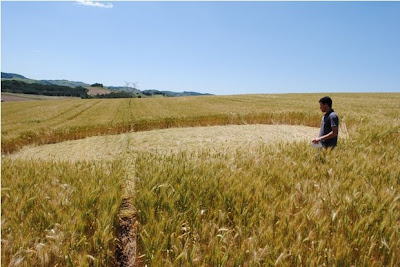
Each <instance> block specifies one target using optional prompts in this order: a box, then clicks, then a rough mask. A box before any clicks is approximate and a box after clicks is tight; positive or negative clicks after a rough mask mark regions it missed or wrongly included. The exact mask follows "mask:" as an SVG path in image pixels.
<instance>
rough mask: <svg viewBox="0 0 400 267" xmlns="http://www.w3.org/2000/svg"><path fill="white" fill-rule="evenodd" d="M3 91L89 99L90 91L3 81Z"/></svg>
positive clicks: (78, 88) (80, 88)
mask: <svg viewBox="0 0 400 267" xmlns="http://www.w3.org/2000/svg"><path fill="white" fill-rule="evenodd" d="M1 91H2V92H9V93H18V94H33V95H48V96H76V97H81V98H88V94H87V92H88V89H86V88H83V87H69V86H61V85H44V84H39V83H25V82H21V81H16V80H9V81H2V82H1Z"/></svg>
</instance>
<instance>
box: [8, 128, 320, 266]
mask: <svg viewBox="0 0 400 267" xmlns="http://www.w3.org/2000/svg"><path fill="white" fill-rule="evenodd" d="M318 133H319V129H318V128H314V127H307V126H293V125H228V126H210V127H191V128H173V129H164V130H152V131H146V132H134V133H127V134H121V135H109V136H96V137H89V138H85V139H82V140H74V141H66V142H62V143H58V144H51V145H43V146H37V147H26V148H24V149H22V150H20V151H19V152H17V153H15V154H12V155H10V156H8V157H11V158H20V159H41V160H61V161H72V162H74V161H81V160H105V161H113V160H115V159H116V158H122V159H123V162H124V168H125V169H126V170H127V171H126V172H125V173H126V174H125V175H126V176H125V177H124V183H125V184H124V192H123V201H122V205H121V209H120V216H119V225H120V227H119V230H118V239H119V249H118V250H117V253H116V258H117V261H118V265H119V266H138V265H140V264H138V263H137V258H138V257H137V256H138V255H137V243H136V234H137V233H136V231H137V227H136V225H137V223H136V217H135V210H134V207H133V200H132V196H133V195H134V190H135V179H136V177H135V175H136V173H135V159H136V156H137V153H138V152H140V151H147V152H153V153H176V152H179V151H183V150H184V151H193V152H196V151H199V150H203V149H208V150H209V151H211V153H212V152H213V151H215V152H216V153H221V152H226V153H229V152H233V151H235V150H236V149H237V148H239V147H247V148H248V149H249V150H250V149H252V148H255V147H258V146H260V145H263V144H274V143H278V142H295V141H310V140H311V139H312V138H313V137H315V136H317V135H318Z"/></svg>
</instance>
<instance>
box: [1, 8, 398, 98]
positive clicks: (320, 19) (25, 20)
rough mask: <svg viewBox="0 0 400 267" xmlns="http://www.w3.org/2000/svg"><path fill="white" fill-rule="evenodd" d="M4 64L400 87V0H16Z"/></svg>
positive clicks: (142, 79) (6, 31)
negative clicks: (361, 0)
mask: <svg viewBox="0 0 400 267" xmlns="http://www.w3.org/2000/svg"><path fill="white" fill-rule="evenodd" d="M1 53H2V58H1V70H2V71H3V72H12V73H18V74H22V75H24V76H26V77H28V78H32V79H68V80H72V81H82V82H87V83H95V82H98V83H103V84H104V85H105V86H111V85H112V86H122V85H124V84H125V82H137V83H138V88H139V89H141V90H145V89H158V90H171V91H197V92H203V93H212V94H247V93H292V92H383V91H388V92H400V2H101V3H98V2H97V3H96V2H86V3H85V4H82V3H78V2H73V1H71V2H6V1H1Z"/></svg>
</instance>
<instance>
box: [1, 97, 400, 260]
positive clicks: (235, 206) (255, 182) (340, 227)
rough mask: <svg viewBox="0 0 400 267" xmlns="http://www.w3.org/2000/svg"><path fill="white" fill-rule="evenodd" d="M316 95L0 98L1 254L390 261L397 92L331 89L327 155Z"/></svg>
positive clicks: (395, 219) (399, 131) (394, 235)
mask: <svg viewBox="0 0 400 267" xmlns="http://www.w3.org/2000/svg"><path fill="white" fill-rule="evenodd" d="M321 96H323V95H322V94H287V95H238V96H202V97H182V98H148V99H105V100H99V99H91V100H82V99H68V100H55V101H31V102H14V103H11V102H9V103H3V104H2V153H3V159H2V252H1V253H2V256H1V257H2V262H3V263H4V264H6V265H10V266H17V265H20V264H23V265H28V266H34V265H56V264H58V265H63V266H64V265H84V266H86V265H89V266H91V265H97V266H114V265H116V264H119V263H121V261H125V262H126V261H130V263H134V264H135V265H138V266H144V265H146V264H147V265H152V266H159V265H168V266H169V265H173V266H175V265H184V266H188V265H196V266H198V265H199V266H203V265H205V266H238V265H280V264H282V265H284V266H289V265H329V266H331V265H339V266H342V265H345V266H347V265H355V266H365V265H368V266H382V265H388V266H398V265H399V264H400V258H399V256H398V255H400V224H399V221H400V166H399V164H398V163H399V162H400V154H399V151H400V109H399V108H398V103H399V101H400V94H398V93H391V94H390V93H385V94H384V93H382V94H330V96H331V97H332V99H333V101H334V103H333V108H334V109H335V111H336V112H337V113H338V114H339V117H340V130H339V146H338V147H337V149H335V150H333V151H331V152H325V151H318V150H316V149H314V148H313V147H312V146H310V142H309V141H310V140H309V138H311V137H312V135H313V132H314V131H315V135H317V134H318V127H319V126H320V123H321V117H322V113H321V112H320V110H319V104H318V100H319V98H320V97H321ZM234 125H236V126H234ZM240 125H242V126H240ZM287 125H292V126H293V128H290V127H289V126H287ZM207 126H214V127H208V128H205V127H207ZM222 126H224V127H225V128H224V127H222ZM274 126H276V127H274ZM302 126H307V127H302ZM187 127H192V128H187ZM199 127H201V128H199ZM296 127H298V128H296ZM311 127H314V128H311ZM174 128H180V129H174ZM157 129H158V131H157ZM161 129H164V130H161ZM150 130H154V131H150ZM264 133H265V134H264ZM116 134H119V135H116ZM87 137H91V138H87ZM77 139H82V140H77ZM73 140H76V141H73ZM64 141H68V142H64ZM54 143H58V144H54ZM52 144H54V145H52ZM44 145H45V146H44ZM9 153H12V154H11V155H7V154H9ZM124 223H125V224H126V223H128V224H129V225H130V229H131V230H130V232H129V231H128V232H127V231H126V230H124V229H122V228H121V225H124ZM128 236H130V237H134V238H131V239H132V240H130V241H131V244H130V245H131V246H130V248H131V249H130V250H129V251H128V254H124V252H123V251H121V250H120V249H118V247H120V246H128V247H129V244H128V245H127V244H126V243H125V241H124V240H127V238H125V239H124V237H128ZM132 242H133V243H132ZM129 253H130V254H129ZM124 255H125V256H126V255H130V258H129V259H128V260H127V259H126V258H124V257H123V256H124Z"/></svg>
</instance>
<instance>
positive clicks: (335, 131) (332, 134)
mask: <svg viewBox="0 0 400 267" xmlns="http://www.w3.org/2000/svg"><path fill="white" fill-rule="evenodd" d="M338 131H339V127H338V126H334V127H332V131H331V132H330V133H328V134H326V135H323V136H320V137H318V138H314V139H313V140H312V142H313V143H319V142H321V141H323V140H327V139H331V138H334V137H336V136H338Z"/></svg>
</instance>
